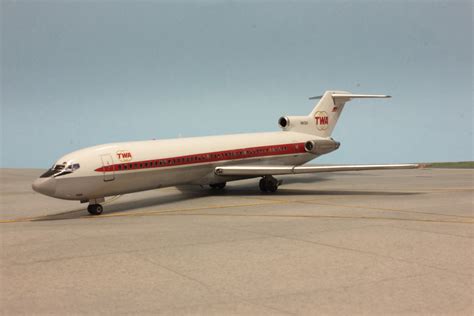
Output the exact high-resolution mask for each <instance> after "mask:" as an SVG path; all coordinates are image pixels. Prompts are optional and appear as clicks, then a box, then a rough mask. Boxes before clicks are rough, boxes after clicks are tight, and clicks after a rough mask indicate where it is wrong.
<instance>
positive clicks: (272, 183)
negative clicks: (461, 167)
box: [259, 176, 282, 193]
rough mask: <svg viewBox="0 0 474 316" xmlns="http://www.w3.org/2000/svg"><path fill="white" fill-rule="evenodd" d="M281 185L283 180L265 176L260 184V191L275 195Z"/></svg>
mask: <svg viewBox="0 0 474 316" xmlns="http://www.w3.org/2000/svg"><path fill="white" fill-rule="evenodd" d="M281 183H282V181H281V180H278V179H275V178H274V177H273V176H264V177H263V178H262V179H260V182H259V187H260V191H262V192H270V193H274V192H276V190H278V186H279V185H280V184H281Z"/></svg>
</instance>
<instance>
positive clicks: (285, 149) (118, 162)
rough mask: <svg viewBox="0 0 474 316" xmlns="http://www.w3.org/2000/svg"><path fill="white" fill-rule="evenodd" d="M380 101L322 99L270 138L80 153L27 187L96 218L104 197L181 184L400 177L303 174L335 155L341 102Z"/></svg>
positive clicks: (272, 184) (131, 145) (274, 185)
mask: <svg viewBox="0 0 474 316" xmlns="http://www.w3.org/2000/svg"><path fill="white" fill-rule="evenodd" d="M389 97H390V96H387V95H368V94H351V93H349V92H345V91H326V92H325V93H324V95H322V96H319V97H313V98H310V99H320V100H319V102H318V103H317V105H316V106H315V108H314V109H313V111H311V113H310V114H309V115H307V116H284V117H281V118H280V119H279V120H278V124H279V125H280V127H281V129H282V131H279V132H271V133H254V134H236V135H223V136H208V137H193V138H179V139H164V140H149V141H138V142H128V143H112V144H105V145H99V146H94V147H89V148H85V149H82V150H78V151H75V152H72V153H70V154H67V155H65V156H64V157H62V158H60V159H59V160H58V161H57V162H56V163H55V164H54V165H53V166H52V167H51V169H49V170H48V171H46V173H44V174H43V175H41V177H39V178H38V179H36V180H35V181H34V183H33V189H34V190H35V191H36V192H39V193H42V194H45V195H48V196H52V197H55V198H59V199H66V200H78V201H81V203H87V202H88V203H89V206H88V208H87V210H88V211H89V213H90V214H93V215H99V214H101V213H102V210H103V208H102V206H101V205H100V203H101V202H103V201H104V199H105V197H108V196H115V195H120V194H125V193H132V192H138V191H144V190H151V189H156V188H163V187H169V186H179V185H185V184H197V185H209V186H210V187H211V188H214V189H223V188H224V187H225V185H226V182H228V181H235V180H241V179H248V178H256V177H261V179H260V183H259V184H260V190H261V191H263V192H275V191H276V190H277V189H278V186H279V185H280V184H281V181H279V180H277V179H276V178H274V177H273V176H275V175H284V174H299V173H317V172H333V171H355V170H378V169H407V168H416V167H417V166H418V165H415V164H398V165H343V166H304V165H303V164H304V163H306V162H308V161H310V160H313V159H314V158H316V157H318V156H321V155H324V154H327V153H330V152H332V151H334V150H336V149H338V148H339V145H340V143H339V142H337V141H335V140H334V139H332V138H331V133H332V131H333V129H334V127H335V126H336V123H337V120H338V118H339V116H340V115H341V112H342V110H343V108H344V105H345V103H346V102H347V101H350V100H352V99H355V98H389Z"/></svg>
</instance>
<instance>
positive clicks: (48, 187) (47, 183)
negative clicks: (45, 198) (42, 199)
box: [32, 178, 56, 196]
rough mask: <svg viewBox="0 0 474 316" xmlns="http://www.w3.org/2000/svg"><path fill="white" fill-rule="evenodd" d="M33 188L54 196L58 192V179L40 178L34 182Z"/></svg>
mask: <svg viewBox="0 0 474 316" xmlns="http://www.w3.org/2000/svg"><path fill="white" fill-rule="evenodd" d="M32 188H33V190H35V191H36V192H38V193H41V194H44V195H49V196H54V194H55V193H56V180H55V179H54V178H38V179H36V180H35V181H34V182H33V184H32Z"/></svg>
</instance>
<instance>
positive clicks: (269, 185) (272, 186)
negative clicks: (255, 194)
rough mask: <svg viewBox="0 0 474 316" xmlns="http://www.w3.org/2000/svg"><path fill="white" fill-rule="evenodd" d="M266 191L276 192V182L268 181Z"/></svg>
mask: <svg viewBox="0 0 474 316" xmlns="http://www.w3.org/2000/svg"><path fill="white" fill-rule="evenodd" d="M267 190H268V192H270V193H275V192H276V191H277V190H278V181H268V182H267Z"/></svg>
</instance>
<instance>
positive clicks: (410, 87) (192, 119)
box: [1, 0, 473, 168]
mask: <svg viewBox="0 0 474 316" xmlns="http://www.w3.org/2000/svg"><path fill="white" fill-rule="evenodd" d="M1 3H2V4H1V23H2V28H1V33H2V34H1V35H2V43H1V44H2V46H1V53H2V56H1V58H2V59H1V88H2V91H1V92H2V96H1V106H2V108H1V116H2V122H1V123H2V135H1V137H2V148H1V150H2V154H1V166H2V167H43V168H46V167H49V166H50V165H51V164H52V163H53V162H54V161H55V160H56V159H57V158H59V157H60V156H61V155H63V154H66V153H68V152H70V151H73V150H76V149H79V148H83V147H87V146H92V145H96V144H101V143H107V142H115V141H130V140H142V139H152V138H172V137H178V136H183V137H184V136H200V135H215V134H227V133H238V132H257V131H271V130H277V129H278V127H277V119H278V117H279V116H281V115H285V114H288V115H303V114H307V113H309V112H310V110H311V109H312V108H313V102H312V101H308V100H307V97H309V96H312V95H318V94H321V93H322V92H323V91H324V90H330V89H341V90H348V91H351V92H354V93H387V94H390V95H392V96H393V98H392V99H390V100H364V101H361V100H360V101H353V102H351V103H350V104H349V105H348V106H347V107H346V108H345V110H344V113H343V115H342V118H341V119H340V120H339V122H338V126H337V127H336V129H335V132H334V134H333V137H334V138H336V139H337V140H339V141H341V142H342V145H341V148H340V149H339V150H338V151H337V152H335V153H332V154H330V155H328V156H325V157H323V158H321V159H319V160H316V161H315V162H321V163H376V162H379V163H391V162H418V161H448V160H473V149H472V146H473V139H472V137H473V136H472V132H473V113H472V108H473V98H472V93H473V77H472V71H473V66H472V53H473V49H472V47H473V46H472V44H473V43H472V39H473V23H472V2H471V1H306V2H301V1H291V2H275V1H273V2H253V1H252V2H250V1H222V2H220V1H205V2H179V3H176V2H163V1H147V2H132V1H122V2H116V1H114V2H112V1H110V2H109V1H35V2H33V1H4V0H2V2H1Z"/></svg>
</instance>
